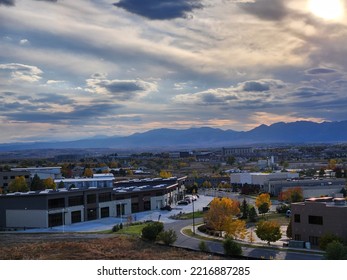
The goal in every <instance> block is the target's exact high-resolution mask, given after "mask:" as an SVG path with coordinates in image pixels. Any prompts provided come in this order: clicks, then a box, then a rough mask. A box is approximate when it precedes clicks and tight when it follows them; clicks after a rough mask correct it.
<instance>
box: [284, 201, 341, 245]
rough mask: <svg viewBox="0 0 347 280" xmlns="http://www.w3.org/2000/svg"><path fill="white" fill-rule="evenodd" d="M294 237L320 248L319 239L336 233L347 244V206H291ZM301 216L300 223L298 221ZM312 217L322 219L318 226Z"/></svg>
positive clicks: (301, 204)
mask: <svg viewBox="0 0 347 280" xmlns="http://www.w3.org/2000/svg"><path fill="white" fill-rule="evenodd" d="M291 213H292V236H293V238H294V239H296V240H302V241H305V242H311V245H312V246H313V247H318V246H319V238H320V237H321V236H322V235H324V234H327V233H334V234H336V235H337V236H340V237H341V238H342V239H344V240H345V241H346V242H347V219H346V217H347V206H346V205H343V206H335V205H334V204H333V203H332V202H327V203H325V202H308V201H306V202H303V203H293V204H292V205H291ZM296 215H299V217H300V221H299V222H298V221H297V217H298V216H296ZM310 216H311V217H319V218H315V219H316V220H318V221H319V220H320V219H321V222H322V223H321V224H320V221H319V222H318V224H316V223H312V218H311V221H310Z"/></svg>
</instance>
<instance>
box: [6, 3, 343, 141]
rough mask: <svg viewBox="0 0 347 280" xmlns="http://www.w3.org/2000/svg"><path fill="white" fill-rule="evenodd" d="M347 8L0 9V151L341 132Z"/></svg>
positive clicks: (57, 6)
mask: <svg viewBox="0 0 347 280" xmlns="http://www.w3.org/2000/svg"><path fill="white" fill-rule="evenodd" d="M345 8H346V9H347V0H329V1H327V0H285V1H284V0H283V1H282V0H186V1H184V0H113V1H108V0H74V1H69V0H0V131H1V133H0V143H10V142H22V141H40V140H43V141H51V140H58V141H61V140H73V139H82V138H89V137H95V136H101V135H104V136H106V135H107V136H113V135H130V134H133V133H136V132H144V131H148V130H151V129H157V128H174V129H186V128H190V127H202V126H209V127H214V128H221V129H223V130H226V129H233V130H236V131H248V130H250V129H252V128H255V127H257V126H259V125H260V124H267V125H270V124H272V123H276V122H294V121H300V120H306V121H314V122H324V121H342V120H347V110H346V108H347V95H346V89H347V47H346V43H347V28H346V27H347V15H346V11H345Z"/></svg>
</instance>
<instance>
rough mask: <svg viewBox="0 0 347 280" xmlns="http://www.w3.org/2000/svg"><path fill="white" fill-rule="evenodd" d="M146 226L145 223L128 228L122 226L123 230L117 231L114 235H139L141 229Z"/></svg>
mask: <svg viewBox="0 0 347 280" xmlns="http://www.w3.org/2000/svg"><path fill="white" fill-rule="evenodd" d="M146 225H147V224H146V223H143V224H136V225H130V226H123V228H122V229H120V230H119V231H117V232H116V234H128V235H141V232H142V229H143V228H144V227H145V226H146Z"/></svg>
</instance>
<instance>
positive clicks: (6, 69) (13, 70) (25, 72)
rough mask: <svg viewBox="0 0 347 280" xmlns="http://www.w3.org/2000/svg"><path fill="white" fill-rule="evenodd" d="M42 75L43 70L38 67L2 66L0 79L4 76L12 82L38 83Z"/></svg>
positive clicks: (11, 64) (16, 64) (0, 65)
mask: <svg viewBox="0 0 347 280" xmlns="http://www.w3.org/2000/svg"><path fill="white" fill-rule="evenodd" d="M41 74H42V71H41V69H39V68H38V67H36V66H30V65H24V64H18V63H9V64H0V78H1V76H2V75H6V76H7V78H10V79H12V80H17V81H18V80H22V81H26V82H37V81H39V80H40V79H41Z"/></svg>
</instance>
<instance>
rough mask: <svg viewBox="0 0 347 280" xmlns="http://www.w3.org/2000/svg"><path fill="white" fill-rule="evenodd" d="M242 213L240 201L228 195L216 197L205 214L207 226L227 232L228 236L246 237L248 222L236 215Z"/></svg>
mask: <svg viewBox="0 0 347 280" xmlns="http://www.w3.org/2000/svg"><path fill="white" fill-rule="evenodd" d="M239 213H240V203H239V202H238V201H237V200H234V199H230V198H228V197H223V198H214V199H213V200H212V202H211V203H210V209H209V210H208V212H207V213H206V214H205V215H204V219H205V223H206V226H207V228H209V229H212V230H216V231H219V232H220V235H222V232H225V234H226V236H229V237H232V238H241V239H244V238H245V236H246V223H245V221H242V220H239V219H238V218H237V217H236V216H237V215H238V214H239Z"/></svg>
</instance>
